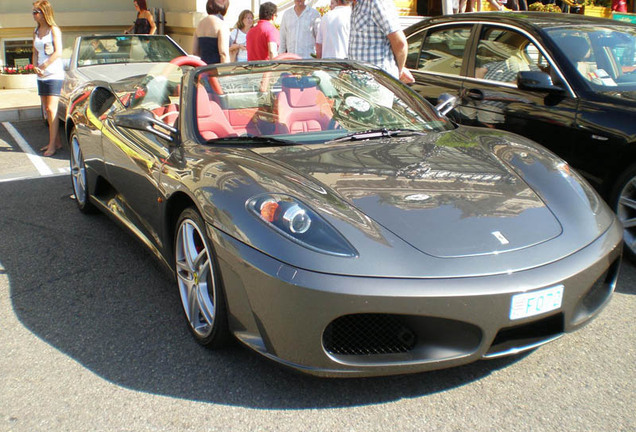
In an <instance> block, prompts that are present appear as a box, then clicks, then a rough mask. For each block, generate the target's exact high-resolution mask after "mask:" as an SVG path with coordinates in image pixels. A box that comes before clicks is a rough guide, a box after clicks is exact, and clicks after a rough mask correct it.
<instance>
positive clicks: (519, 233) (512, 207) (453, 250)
mask: <svg viewBox="0 0 636 432" xmlns="http://www.w3.org/2000/svg"><path fill="white" fill-rule="evenodd" d="M444 135H446V136H447V137H448V138H451V137H452V138H451V139H452V140H453V143H452V146H451V145H446V146H445V145H443V141H444ZM458 136H459V134H456V133H452V134H431V135H430V136H428V137H407V138H402V139H381V140H371V141H365V142H361V143H359V144H351V143H347V144H345V145H334V144H333V143H332V144H329V143H327V144H325V145H322V146H315V145H312V146H307V147H302V149H303V150H302V151H301V150H300V148H299V147H285V148H278V149H263V150H258V152H259V153H261V154H263V155H265V154H266V155H267V157H268V158H270V159H275V160H276V161H277V162H279V163H284V164H285V165H288V166H290V167H293V168H294V169H295V170H297V171H300V172H302V174H303V175H305V176H308V177H312V178H313V179H314V180H315V181H317V182H319V183H321V184H322V185H324V187H325V188H329V189H331V190H332V191H335V192H336V193H337V194H338V195H339V196H341V197H342V198H343V199H344V200H346V201H348V202H350V203H351V204H353V205H354V206H355V207H356V208H358V209H359V210H360V211H362V212H363V213H365V214H366V215H367V216H369V217H370V218H371V219H373V220H375V221H376V222H377V223H379V224H380V225H382V226H384V227H385V228H386V229H388V230H389V231H391V232H393V233H394V234H396V235H397V236H399V237H400V238H402V239H403V240H404V241H406V242H407V243H409V244H411V245H412V246H413V247H415V248H417V249H419V250H420V251H422V252H424V253H426V254H429V255H433V256H436V257H459V256H475V255H488V254H499V253H503V252H508V251H512V250H520V249H523V248H527V247H530V246H533V245H537V244H539V243H543V242H546V241H548V240H550V239H553V238H555V237H558V236H559V235H560V233H561V232H562V227H561V225H560V224H559V222H558V221H557V219H556V217H555V216H554V215H553V214H552V212H551V211H550V209H549V208H547V207H546V205H545V203H544V202H543V201H542V199H541V198H540V197H539V196H537V194H536V193H535V192H534V191H533V190H532V189H531V188H530V187H529V186H528V185H527V183H526V182H525V181H523V180H522V179H521V178H520V177H519V176H518V175H517V174H516V173H515V172H514V171H513V170H512V169H510V168H509V167H508V166H507V165H506V164H505V163H503V162H502V161H500V160H498V159H497V158H496V157H495V156H494V155H493V154H492V152H491V151H490V150H489V146H484V145H480V142H479V140H476V139H470V138H467V139H466V141H465V142H461V141H457V137H458ZM433 137H436V138H433ZM427 141H428V142H427ZM438 144H442V145H438ZM502 144H503V145H505V142H504V141H503V140H502ZM318 210H320V209H318Z"/></svg>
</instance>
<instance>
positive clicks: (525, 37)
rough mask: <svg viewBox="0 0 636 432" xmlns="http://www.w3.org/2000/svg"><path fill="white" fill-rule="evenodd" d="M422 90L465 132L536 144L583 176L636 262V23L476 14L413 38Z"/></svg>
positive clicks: (413, 31)
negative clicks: (473, 129) (445, 99)
mask: <svg viewBox="0 0 636 432" xmlns="http://www.w3.org/2000/svg"><path fill="white" fill-rule="evenodd" d="M405 33H406V36H407V39H408V44H409V54H408V59H407V67H408V68H409V69H410V70H411V71H412V72H413V75H414V77H415V84H414V85H413V88H414V89H415V90H416V91H418V92H419V93H420V94H421V95H423V96H424V97H426V98H427V99H428V100H429V101H431V102H432V103H434V104H436V103H437V99H438V97H439V96H440V95H441V94H443V93H449V94H451V95H455V96H457V106H456V108H455V110H454V111H452V112H451V113H450V114H449V116H450V117H451V118H452V119H453V120H454V121H456V122H458V123H461V124H465V125H475V126H486V127H490V128H497V129H505V130H508V131H512V132H516V133H518V134H520V135H523V136H526V137H528V138H531V139H533V140H535V141H537V142H539V143H541V144H543V145H544V146H545V147H547V148H548V149H550V150H552V151H553V152H555V153H557V154H558V155H559V156H561V157H563V158H564V159H566V160H567V161H568V162H569V163H570V164H571V165H572V166H574V167H575V168H576V169H578V170H579V171H580V172H581V173H582V174H583V175H584V176H585V177H586V178H587V179H588V180H589V181H590V182H591V183H592V184H593V185H594V186H595V187H596V188H597V189H598V190H599V192H600V193H601V194H602V195H603V197H604V198H605V199H606V200H607V201H608V203H610V205H611V206H612V208H613V209H614V210H615V211H616V212H617V214H618V216H619V218H620V219H621V221H622V223H623V225H624V227H625V233H624V234H625V236H624V237H625V243H626V245H627V246H628V247H627V248H626V252H627V253H628V254H629V255H630V256H631V257H632V258H633V257H634V256H635V255H636V59H635V58H636V25H632V24H629V23H624V22H620V21H613V20H605V19H599V18H591V17H586V16H582V15H568V14H555V13H539V12H511V13H501V12H495V13H475V14H460V15H453V16H443V17H437V18H432V19H427V20H424V21H421V22H419V23H417V24H415V25H413V26H411V27H409V28H408V29H407V30H406V31H405Z"/></svg>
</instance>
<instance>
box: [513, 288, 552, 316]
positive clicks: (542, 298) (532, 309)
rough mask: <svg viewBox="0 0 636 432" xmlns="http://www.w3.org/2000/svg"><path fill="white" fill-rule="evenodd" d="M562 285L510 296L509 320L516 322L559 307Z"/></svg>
mask: <svg viewBox="0 0 636 432" xmlns="http://www.w3.org/2000/svg"><path fill="white" fill-rule="evenodd" d="M562 300H563V285H558V286H555V287H552V288H546V289H542V290H538V291H530V292H527V293H523V294H516V295H513V296H512V301H511V302H510V319H511V320H516V319H521V318H527V317H531V316H534V315H540V314H542V313H546V312H550V311H553V310H555V309H559V308H560V307H561V301H562Z"/></svg>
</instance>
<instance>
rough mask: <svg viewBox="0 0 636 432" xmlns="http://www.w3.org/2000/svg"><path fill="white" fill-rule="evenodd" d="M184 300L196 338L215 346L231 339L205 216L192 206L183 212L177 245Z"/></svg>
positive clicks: (180, 286)
mask: <svg viewBox="0 0 636 432" xmlns="http://www.w3.org/2000/svg"><path fill="white" fill-rule="evenodd" d="M174 257H175V273H176V277H177V285H178V288H179V294H180V296H181V304H182V305H183V311H184V313H185V317H186V320H187V321H188V324H189V328H190V330H191V331H192V334H193V335H194V337H195V339H196V340H197V342H199V343H200V344H201V345H204V346H207V347H210V348H214V347H218V346H221V345H223V344H224V343H225V342H227V340H228V335H229V332H228V326H227V313H226V307H225V297H224V295H223V289H222V288H221V284H220V277H219V275H218V272H217V270H216V269H217V265H216V262H215V259H214V253H213V250H212V248H211V246H210V241H209V240H208V238H207V236H206V234H205V224H204V222H203V219H202V218H201V216H200V215H199V213H198V212H196V211H195V210H194V209H192V208H188V209H186V210H184V211H183V213H181V216H180V217H179V221H178V223H177V231H176V235H175V246H174Z"/></svg>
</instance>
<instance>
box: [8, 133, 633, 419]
mask: <svg viewBox="0 0 636 432" xmlns="http://www.w3.org/2000/svg"><path fill="white" fill-rule="evenodd" d="M12 126H13V127H14V128H15V130H16V131H17V132H18V134H19V136H21V137H22V138H23V140H24V142H23V143H22V145H21V144H20V143H19V142H18V141H19V139H17V138H16V136H14V135H13V134H11V133H10V132H9V129H8V128H6V125H5V124H2V125H0V203H1V204H0V221H1V222H2V223H1V224H0V354H1V355H0V431H5V430H6V431H27V430H28V431H40V430H41V431H45V430H46V431H49V430H66V431H84V430H86V431H88V430H90V431H96V430H122V431H124V430H131V431H132V430H134V431H142V430H144V431H145V430H161V431H183V430H197V431H203V430H233V431H234V430H254V431H266V430H272V431H274V430H275V431H298V430H302V431H326V430H347V431H380V430H398V431H415V430H417V431H421V430H442V431H468V430H479V431H492V430H514V431H557V430H558V431H562V430H568V431H601V430H602V431H605V430H607V431H634V430H636V332H635V331H634V323H635V322H636V267H635V266H634V265H632V264H631V263H628V262H624V265H623V267H622V270H621V276H620V280H619V284H618V288H617V292H616V293H615V295H614V297H613V299H612V301H611V302H610V304H609V305H608V306H607V307H606V309H605V310H604V311H603V313H601V315H600V316H599V317H598V318H597V319H596V320H594V321H593V322H592V323H590V324H589V325H588V326H586V327H585V328H583V329H581V330H580V331H578V332H576V333H573V334H570V335H566V336H565V337H563V338H561V339H559V340H557V341H555V342H553V343H551V344H548V345H546V346H544V347H542V348H540V349H537V350H535V351H533V352H531V353H528V354H525V355H521V356H517V357H511V358H506V359H499V360H490V361H481V362H477V363H474V364H471V365H468V366H463V367H459V368H454V369H448V370H443V371H437V372H430V373H422V374H416V375H408V376H396V377H386V378H374V379H318V378H312V377H307V376H303V375H299V374H297V373H293V372H290V371H288V370H286V369H283V368H281V367H279V366H276V365H274V364H272V363H270V362H268V361H266V360H265V359H263V358H261V357H259V356H258V355H257V354H254V353H252V352H250V351H248V350H247V349H244V348H242V347H240V346H238V345H234V346H231V347H229V348H227V349H224V350H221V351H208V350H206V349H203V348H201V347H199V346H198V345H197V344H196V343H195V342H194V341H193V339H192V338H191V337H190V335H189V334H188V331H187V328H186V325H185V323H184V322H183V318H182V313H181V311H180V307H181V306H180V303H179V298H178V293H177V290H176V288H175V286H174V284H173V283H172V282H171V280H170V276H169V275H168V274H167V273H166V272H165V271H164V270H163V269H162V267H160V266H159V264H157V262H156V261H155V260H154V259H153V258H152V256H151V254H150V253H148V252H147V251H146V250H145V249H144V248H143V247H142V246H141V245H140V244H139V243H138V242H137V241H135V240H134V239H133V238H132V237H131V236H129V235H128V234H127V233H126V232H124V231H123V230H122V229H121V228H119V227H118V226H117V225H115V224H114V223H113V222H112V221H111V220H110V219H108V218H107V217H105V216H103V215H93V216H85V215H82V214H80V212H79V211H77V209H76V205H75V203H74V202H73V201H72V200H71V199H70V195H71V193H72V190H71V185H70V180H69V177H68V150H67V149H64V150H63V151H62V152H60V153H58V154H57V155H56V156H55V157H54V158H41V157H39V156H38V155H37V149H38V148H39V147H38V146H41V145H43V144H41V142H42V140H43V139H44V138H43V137H45V134H46V129H45V127H44V125H43V124H42V123H41V122H37V121H31V122H21V123H14V124H12ZM25 143H26V146H27V147H28V148H31V149H32V150H33V154H32V155H31V156H29V154H30V153H29V151H28V149H26V147H25V148H23V145H24V144H25ZM40 163H42V164H44V165H45V166H46V167H48V168H49V170H50V172H49V171H46V169H45V167H44V166H41V165H39V164H40ZM38 167H39V168H38Z"/></svg>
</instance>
